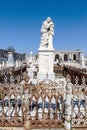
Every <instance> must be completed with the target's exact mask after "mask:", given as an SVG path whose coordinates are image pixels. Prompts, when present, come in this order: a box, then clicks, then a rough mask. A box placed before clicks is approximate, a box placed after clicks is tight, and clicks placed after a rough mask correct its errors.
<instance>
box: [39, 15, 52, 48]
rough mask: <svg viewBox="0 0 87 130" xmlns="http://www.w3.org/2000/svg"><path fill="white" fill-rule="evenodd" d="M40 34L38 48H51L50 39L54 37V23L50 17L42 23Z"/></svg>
mask: <svg viewBox="0 0 87 130" xmlns="http://www.w3.org/2000/svg"><path fill="white" fill-rule="evenodd" d="M41 34H42V35H41V43H40V48H44V47H45V48H53V46H52V43H53V42H52V39H53V35H54V23H53V22H52V19H51V18H50V17H47V19H46V20H45V21H44V22H43V24H42V27H41Z"/></svg>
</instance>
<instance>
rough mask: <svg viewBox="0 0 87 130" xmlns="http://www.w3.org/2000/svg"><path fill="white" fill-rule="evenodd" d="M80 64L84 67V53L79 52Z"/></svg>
mask: <svg viewBox="0 0 87 130" xmlns="http://www.w3.org/2000/svg"><path fill="white" fill-rule="evenodd" d="M81 65H82V68H84V67H85V59H84V53H82V54H81Z"/></svg>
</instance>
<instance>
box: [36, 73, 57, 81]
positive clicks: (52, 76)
mask: <svg viewBox="0 0 87 130" xmlns="http://www.w3.org/2000/svg"><path fill="white" fill-rule="evenodd" d="M37 78H38V81H42V80H44V79H50V80H52V81H55V74H54V73H53V74H48V76H47V75H46V74H39V73H38V76H37Z"/></svg>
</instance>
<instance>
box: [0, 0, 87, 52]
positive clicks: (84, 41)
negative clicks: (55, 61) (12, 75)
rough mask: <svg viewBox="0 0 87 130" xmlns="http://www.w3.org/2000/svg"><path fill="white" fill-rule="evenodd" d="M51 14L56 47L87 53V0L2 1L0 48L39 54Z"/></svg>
mask: <svg viewBox="0 0 87 130" xmlns="http://www.w3.org/2000/svg"><path fill="white" fill-rule="evenodd" d="M48 16H50V17H51V18H52V20H53V22H54V24H55V30H54V31H55V35H54V40H53V41H54V43H53V44H54V48H55V49H56V50H76V49H81V50H84V51H85V53H87V0H0V48H3V49H7V48H8V47H9V46H13V47H14V48H15V50H16V51H17V52H20V53H25V52H26V53H29V52H30V51H33V52H34V53H36V52H37V50H38V48H39V45H40V37H41V33H40V28H41V26H42V22H43V21H44V20H45V19H46V18H47V17H48Z"/></svg>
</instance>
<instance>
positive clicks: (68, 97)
mask: <svg viewBox="0 0 87 130" xmlns="http://www.w3.org/2000/svg"><path fill="white" fill-rule="evenodd" d="M66 80H67V85H66V105H65V106H66V118H65V128H66V129H67V130H71V115H72V106H71V101H72V83H71V78H70V76H69V75H68V76H67V77H66Z"/></svg>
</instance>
